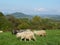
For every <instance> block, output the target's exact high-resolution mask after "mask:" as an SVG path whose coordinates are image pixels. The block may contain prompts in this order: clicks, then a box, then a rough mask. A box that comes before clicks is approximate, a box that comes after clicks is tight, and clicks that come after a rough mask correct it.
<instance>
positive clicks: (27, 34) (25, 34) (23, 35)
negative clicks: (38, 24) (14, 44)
mask: <svg viewBox="0 0 60 45" xmlns="http://www.w3.org/2000/svg"><path fill="white" fill-rule="evenodd" d="M2 32H3V31H0V33H2ZM12 34H15V35H16V37H17V38H19V39H20V40H24V41H27V40H29V41H30V40H34V41H35V40H36V37H35V35H37V36H46V31H45V30H33V31H31V30H30V29H26V30H20V31H18V30H13V31H12Z"/></svg>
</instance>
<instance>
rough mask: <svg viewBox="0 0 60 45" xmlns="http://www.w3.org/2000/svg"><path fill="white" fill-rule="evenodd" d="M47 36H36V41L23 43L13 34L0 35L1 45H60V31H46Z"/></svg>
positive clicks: (4, 33)
mask: <svg viewBox="0 0 60 45" xmlns="http://www.w3.org/2000/svg"><path fill="white" fill-rule="evenodd" d="M46 32H47V36H46V37H40V36H36V41H32V40H31V41H26V42H25V41H22V40H19V39H17V38H16V36H15V35H12V34H11V32H3V33H0V45H60V30H46Z"/></svg>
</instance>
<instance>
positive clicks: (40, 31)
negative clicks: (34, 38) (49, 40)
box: [34, 30, 46, 36]
mask: <svg viewBox="0 0 60 45" xmlns="http://www.w3.org/2000/svg"><path fill="white" fill-rule="evenodd" d="M34 34H36V35H38V36H46V31H45V30H38V31H36V30H35V31H34Z"/></svg>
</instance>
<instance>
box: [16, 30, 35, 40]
mask: <svg viewBox="0 0 60 45" xmlns="http://www.w3.org/2000/svg"><path fill="white" fill-rule="evenodd" d="M16 37H17V38H21V39H25V41H26V40H31V39H33V40H36V38H35V36H34V33H33V32H32V31H24V32H21V33H17V34H16Z"/></svg>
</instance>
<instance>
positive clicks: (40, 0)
mask: <svg viewBox="0 0 60 45" xmlns="http://www.w3.org/2000/svg"><path fill="white" fill-rule="evenodd" d="M0 12H3V13H14V12H22V13H25V14H59V15H60V0H0Z"/></svg>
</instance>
